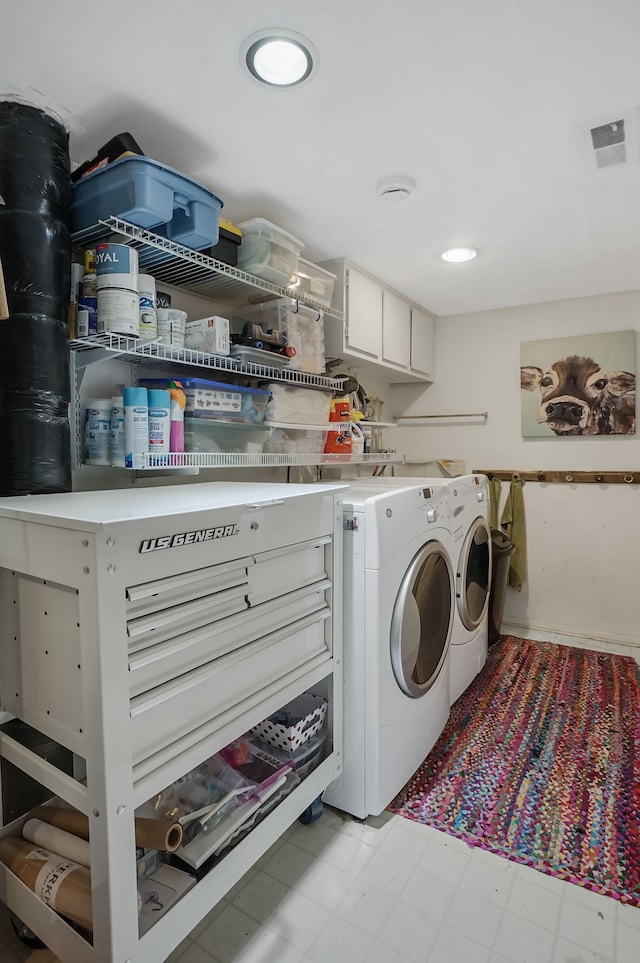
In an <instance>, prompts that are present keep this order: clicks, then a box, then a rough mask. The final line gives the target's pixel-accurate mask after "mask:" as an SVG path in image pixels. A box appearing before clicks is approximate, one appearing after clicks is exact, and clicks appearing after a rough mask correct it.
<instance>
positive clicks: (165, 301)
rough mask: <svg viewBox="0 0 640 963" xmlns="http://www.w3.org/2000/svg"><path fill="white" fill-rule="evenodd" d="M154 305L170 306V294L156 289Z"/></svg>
mask: <svg viewBox="0 0 640 963" xmlns="http://www.w3.org/2000/svg"><path fill="white" fill-rule="evenodd" d="M156 307H157V308H170V307H171V295H170V294H167V292H166V291H156Z"/></svg>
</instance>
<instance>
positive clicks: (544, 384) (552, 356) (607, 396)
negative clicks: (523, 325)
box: [520, 331, 636, 437]
mask: <svg viewBox="0 0 640 963" xmlns="http://www.w3.org/2000/svg"><path fill="white" fill-rule="evenodd" d="M565 346H568V348H569V350H568V351H567V352H566V353H565V352H563V351H562V348H563V347H565ZM572 347H575V348H578V347H579V348H580V349H581V350H580V352H579V353H578V351H577V350H576V351H575V353H573V352H571V351H570V348H572ZM587 349H591V350H589V352H588V353H587ZM593 349H596V350H593ZM521 361H522V362H523V363H521V366H520V387H521V388H522V389H523V391H525V392H528V393H530V394H531V395H532V397H533V398H534V399H535V401H534V404H535V409H533V405H532V403H531V402H528V403H527V405H525V403H524V397H525V396H523V411H522V433H523V435H542V434H546V435H547V436H548V435H549V434H550V433H552V434H554V435H558V436H563V437H566V436H569V435H629V434H633V433H634V432H635V430H636V376H635V332H633V331H625V332H620V333H617V334H612V335H591V336H585V337H583V338H563V339H558V340H555V341H539V342H528V343H525V344H523V345H522V351H521ZM525 362H528V363H525ZM531 362H536V363H531ZM533 417H535V426H534V425H533V424H532V419H533Z"/></svg>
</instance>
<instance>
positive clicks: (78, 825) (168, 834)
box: [29, 806, 182, 853]
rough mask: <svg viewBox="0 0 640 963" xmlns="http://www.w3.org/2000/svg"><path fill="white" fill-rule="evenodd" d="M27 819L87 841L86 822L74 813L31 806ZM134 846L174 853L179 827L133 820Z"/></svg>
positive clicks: (157, 820)
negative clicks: (55, 827)
mask: <svg viewBox="0 0 640 963" xmlns="http://www.w3.org/2000/svg"><path fill="white" fill-rule="evenodd" d="M29 817H30V818H31V819H41V820H42V821H43V822H45V823H49V824H50V825H51V826H57V827H58V829H64V830H65V832H67V833H73V835H74V836H80V837H81V838H82V839H88V838H89V819H88V817H87V816H85V814H84V813H81V812H78V810H77V809H64V808H62V807H60V806H34V808H33V809H32V810H31V812H30V813H29ZM135 836H136V846H142V847H144V849H160V850H162V851H163V852H165V853H174V852H175V851H176V849H178V847H179V846H180V844H181V843H182V826H181V825H180V823H172V822H169V820H168V819H144V818H142V817H139V816H136V819H135Z"/></svg>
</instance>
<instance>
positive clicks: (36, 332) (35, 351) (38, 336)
mask: <svg viewBox="0 0 640 963" xmlns="http://www.w3.org/2000/svg"><path fill="white" fill-rule="evenodd" d="M0 344H1V345H2V351H1V352H0V397H4V404H0V410H4V408H5V405H8V404H10V405H11V407H15V405H14V404H13V403H12V402H10V401H9V400H8V397H9V395H15V394H22V395H27V394H29V393H30V392H31V393H33V395H34V397H36V396H38V395H40V394H42V393H45V394H46V395H47V396H50V397H51V398H52V399H54V398H56V397H59V398H60V401H59V402H57V401H56V402H55V405H56V407H57V406H59V405H60V404H62V405H68V403H69V401H70V397H71V388H70V382H69V331H68V328H67V325H66V324H65V322H64V321H59V320H58V319H57V318H50V317H46V316H45V315H42V314H37V315H30V314H12V315H11V317H10V318H9V320H8V321H0ZM23 407H24V406H23Z"/></svg>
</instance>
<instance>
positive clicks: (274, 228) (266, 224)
mask: <svg viewBox="0 0 640 963" xmlns="http://www.w3.org/2000/svg"><path fill="white" fill-rule="evenodd" d="M238 227H239V228H240V230H241V231H242V233H243V234H259V235H261V236H262V237H267V238H269V240H271V241H275V243H276V244H277V243H278V238H285V239H286V240H287V241H289V242H290V243H291V244H293V245H294V246H295V247H297V248H298V249H299V250H300V251H304V244H303V243H302V241H301V240H300V239H299V238H297V237H294V236H293V234H289V232H288V231H284V230H283V229H282V228H281V227H278V225H277V224H273V223H272V222H271V221H267V219H266V218H264V217H252V218H250V219H249V220H248V221H243V222H242V223H241V224H238Z"/></svg>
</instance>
